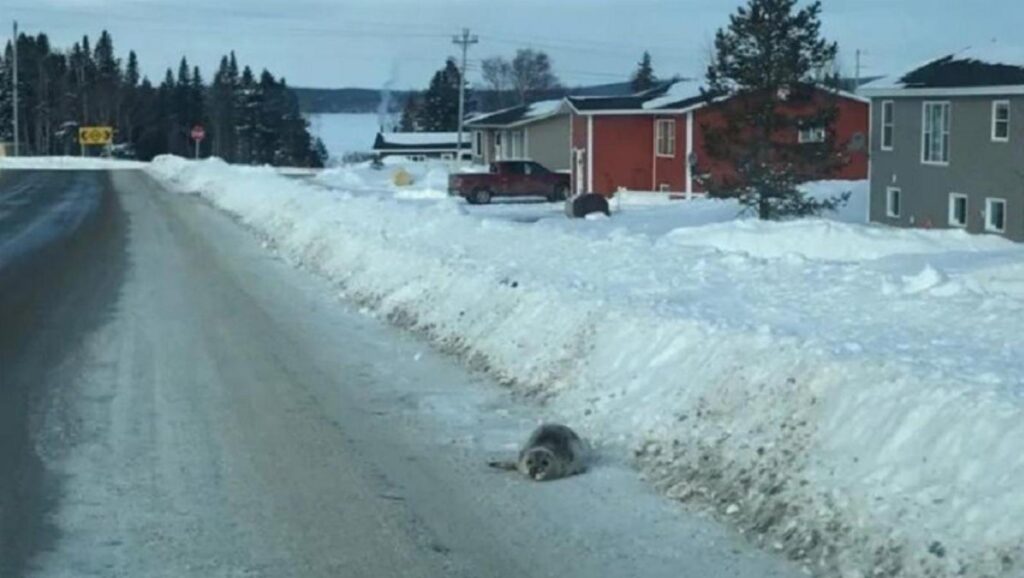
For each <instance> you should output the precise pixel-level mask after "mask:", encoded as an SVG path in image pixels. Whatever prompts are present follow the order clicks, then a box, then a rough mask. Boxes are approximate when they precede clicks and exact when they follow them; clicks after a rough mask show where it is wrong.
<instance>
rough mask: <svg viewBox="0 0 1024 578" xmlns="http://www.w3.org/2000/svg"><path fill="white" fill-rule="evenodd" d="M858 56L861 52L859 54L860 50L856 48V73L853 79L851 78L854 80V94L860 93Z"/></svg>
mask: <svg viewBox="0 0 1024 578" xmlns="http://www.w3.org/2000/svg"><path fill="white" fill-rule="evenodd" d="M860 54H861V52H860V49H859V48H858V49H857V64H856V71H855V72H854V77H853V78H854V81H853V82H854V85H853V93H854V94H858V93H859V92H860Z"/></svg>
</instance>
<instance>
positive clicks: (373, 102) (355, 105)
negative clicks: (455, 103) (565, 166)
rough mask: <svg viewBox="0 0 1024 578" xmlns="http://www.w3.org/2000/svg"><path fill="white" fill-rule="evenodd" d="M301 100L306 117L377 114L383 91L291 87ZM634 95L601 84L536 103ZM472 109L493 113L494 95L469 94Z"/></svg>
mask: <svg viewBox="0 0 1024 578" xmlns="http://www.w3.org/2000/svg"><path fill="white" fill-rule="evenodd" d="M292 90H293V91H294V92H295V94H296V96H298V98H299V108H300V109H301V110H302V112H303V113H305V114H322V113H341V112H349V113H374V112H377V109H378V108H379V107H380V101H381V94H382V91H381V90H379V89H375V88H292ZM630 92H631V88H630V85H629V83H628V82H619V83H614V84H601V85H597V86H581V87H575V88H559V89H557V90H551V91H548V92H545V93H543V94H538V95H536V98H535V99H534V100H551V99H558V98H563V97H565V96H568V95H570V94H571V95H574V96H624V95H627V94H629V93H630ZM410 94H413V93H412V92H411V91H394V92H392V93H391V99H392V104H391V110H392V112H398V111H400V110H402V107H403V105H404V104H405V101H406V99H407V98H409V95H410ZM469 97H470V102H469V103H468V105H469V110H470V111H471V112H472V111H480V112H490V109H492V108H494V107H493V106H488V104H489V103H492V102H495V99H494V98H493V92H492V91H489V90H479V89H474V90H471V91H470V92H469Z"/></svg>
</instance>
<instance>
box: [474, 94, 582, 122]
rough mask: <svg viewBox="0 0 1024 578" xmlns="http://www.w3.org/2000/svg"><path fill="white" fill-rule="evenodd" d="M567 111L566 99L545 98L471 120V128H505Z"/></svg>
mask: <svg viewBox="0 0 1024 578" xmlns="http://www.w3.org/2000/svg"><path fill="white" fill-rule="evenodd" d="M564 112H566V107H565V101H564V100H544V101H541V102H535V103H533V104H527V105H522V106H513V107H512V108H506V109H503V110H499V111H496V112H492V113H489V114H482V115H478V116H476V117H474V118H473V119H472V120H469V121H468V122H467V123H466V125H467V126H469V127H471V128H505V127H510V126H519V125H524V124H529V123H531V122H537V121H540V120H544V119H547V118H551V117H553V116H558V115H559V114H562V113H564Z"/></svg>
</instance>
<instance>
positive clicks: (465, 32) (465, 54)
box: [452, 28, 480, 165]
mask: <svg viewBox="0 0 1024 578" xmlns="http://www.w3.org/2000/svg"><path fill="white" fill-rule="evenodd" d="M452 42H453V43H454V44H455V45H456V46H461V47H462V69H461V70H459V143H458V145H457V146H458V147H459V148H458V150H457V151H456V152H455V158H456V159H457V161H456V164H458V165H462V133H463V125H462V123H463V121H464V120H465V118H466V66H467V64H468V62H467V61H468V59H469V47H470V46H472V45H474V44H478V43H479V42H480V38H479V37H478V36H472V35H470V33H469V28H463V29H462V34H461V35H459V36H456V37H455V38H454V39H453V40H452Z"/></svg>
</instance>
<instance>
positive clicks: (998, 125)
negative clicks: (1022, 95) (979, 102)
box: [992, 100, 1010, 142]
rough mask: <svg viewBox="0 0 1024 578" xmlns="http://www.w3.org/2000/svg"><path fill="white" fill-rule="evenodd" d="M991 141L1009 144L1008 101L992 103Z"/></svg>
mask: <svg viewBox="0 0 1024 578" xmlns="http://www.w3.org/2000/svg"><path fill="white" fill-rule="evenodd" d="M992 140H993V141H994V142H1010V101H1008V100H997V101H995V102H993V103H992Z"/></svg>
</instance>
